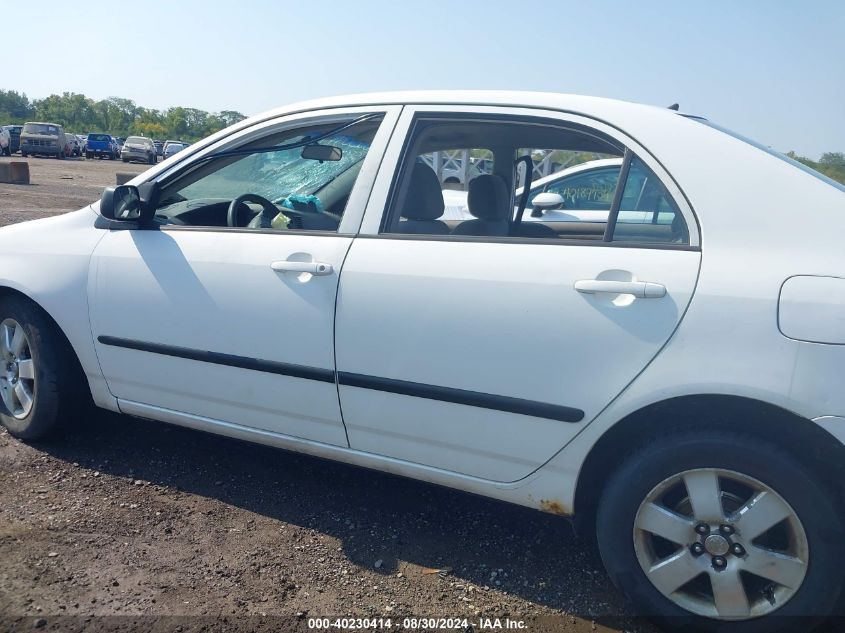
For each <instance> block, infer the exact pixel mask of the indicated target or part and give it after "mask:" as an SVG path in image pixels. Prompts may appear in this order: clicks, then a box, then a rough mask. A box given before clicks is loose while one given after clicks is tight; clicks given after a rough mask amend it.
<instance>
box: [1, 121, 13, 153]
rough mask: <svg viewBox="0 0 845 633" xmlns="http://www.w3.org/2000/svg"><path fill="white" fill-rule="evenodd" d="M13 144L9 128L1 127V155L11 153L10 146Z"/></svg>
mask: <svg viewBox="0 0 845 633" xmlns="http://www.w3.org/2000/svg"><path fill="white" fill-rule="evenodd" d="M11 144H12V137H11V135H10V134H9V130H7V129H6V128H5V127H0V155H3V154H8V153H9V146H10V145H11Z"/></svg>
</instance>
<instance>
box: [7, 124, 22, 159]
mask: <svg viewBox="0 0 845 633" xmlns="http://www.w3.org/2000/svg"><path fill="white" fill-rule="evenodd" d="M3 127H4V128H5V129H6V130H7V131H8V132H9V138H10V139H11V143H10V146H9V147H10V148H11V152H12V154H14V153H15V152H17V151H20V148H21V130H22V129H23V126H22V125H4V126H3Z"/></svg>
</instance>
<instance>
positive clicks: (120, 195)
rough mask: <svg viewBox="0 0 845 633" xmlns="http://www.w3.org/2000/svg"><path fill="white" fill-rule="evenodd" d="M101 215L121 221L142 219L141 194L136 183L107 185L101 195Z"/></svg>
mask: <svg viewBox="0 0 845 633" xmlns="http://www.w3.org/2000/svg"><path fill="white" fill-rule="evenodd" d="M100 215H102V216H103V217H104V218H108V219H110V220H118V221H120V222H137V221H139V220H140V219H141V194H140V193H138V188H137V187H135V186H134V185H118V186H116V187H106V189H105V191H103V195H102V196H101V197H100Z"/></svg>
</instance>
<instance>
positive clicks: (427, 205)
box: [402, 163, 445, 220]
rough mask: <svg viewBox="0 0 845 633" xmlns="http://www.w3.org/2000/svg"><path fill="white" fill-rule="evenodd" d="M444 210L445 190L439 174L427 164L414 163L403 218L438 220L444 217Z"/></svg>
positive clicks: (403, 208)
mask: <svg viewBox="0 0 845 633" xmlns="http://www.w3.org/2000/svg"><path fill="white" fill-rule="evenodd" d="M444 208H445V207H444V204H443V190H442V189H441V188H440V181H439V180H438V179H437V174H435V173H434V170H433V169H432V168H431V167H429V166H428V165H426V164H425V163H414V168H413V170H412V171H411V182H410V184H409V185H408V193H407V195H406V196H405V204H404V206H403V207H402V217H403V218H408V219H409V220H436V219H437V218H439V217H440V216H441V215H443V210H444Z"/></svg>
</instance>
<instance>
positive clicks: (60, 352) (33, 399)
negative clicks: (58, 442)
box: [0, 296, 90, 440]
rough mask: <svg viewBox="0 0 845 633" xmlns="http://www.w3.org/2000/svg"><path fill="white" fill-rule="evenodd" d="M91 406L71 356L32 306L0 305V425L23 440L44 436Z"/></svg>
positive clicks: (10, 299) (8, 301)
mask: <svg viewBox="0 0 845 633" xmlns="http://www.w3.org/2000/svg"><path fill="white" fill-rule="evenodd" d="M89 401H90V395H89V394H88V388H87V385H86V384H85V380H84V378H83V377H82V376H81V370H80V369H79V366H78V364H77V363H76V359H75V356H74V355H73V351H72V350H71V348H70V345H69V344H68V343H67V341H66V339H64V337H63V336H62V335H61V333H60V332H59V331H58V328H57V327H56V325H55V324H54V323H53V322H52V321H51V320H50V319H49V317H47V315H46V314H45V313H44V312H43V311H42V310H41V309H40V308H39V307H38V306H36V305H35V304H33V303H32V302H31V301H29V300H27V299H24V298H22V297H17V296H7V297H5V298H3V299H2V301H0V422H2V424H3V426H5V427H6V428H7V429H8V430H9V433H11V434H12V435H14V436H15V437H19V438H21V439H25V440H37V439H40V438H43V437H44V436H46V435H48V434H49V433H50V432H51V431H52V430H53V429H55V428H56V426H57V425H58V424H59V423H60V421H63V420H65V419H67V418H68V417H69V416H72V415H75V414H77V413H79V411H80V408H82V407H84V405H85V403H87V402H89Z"/></svg>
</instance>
